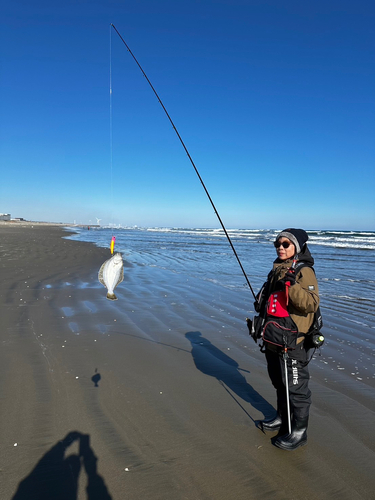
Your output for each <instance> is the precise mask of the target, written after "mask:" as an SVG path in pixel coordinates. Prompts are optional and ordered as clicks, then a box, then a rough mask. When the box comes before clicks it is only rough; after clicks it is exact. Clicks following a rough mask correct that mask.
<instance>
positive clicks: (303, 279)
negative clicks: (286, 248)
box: [269, 259, 319, 340]
mask: <svg viewBox="0 0 375 500" xmlns="http://www.w3.org/2000/svg"><path fill="white" fill-rule="evenodd" d="M292 262H293V259H290V260H286V261H283V262H280V261H275V262H274V265H273V273H272V277H271V279H270V288H269V293H273V292H274V291H275V290H278V289H280V286H279V287H278V286H277V282H278V281H279V280H281V279H283V278H284V276H285V273H286V272H287V270H288V269H289V268H290V267H291V265H292ZM318 306H319V288H318V282H317V280H316V277H315V272H314V270H313V269H311V267H303V268H302V269H301V270H300V271H298V272H297V275H296V282H295V284H294V285H292V286H290V287H289V305H288V312H289V314H290V316H291V318H292V319H293V321H294V322H295V324H296V326H297V328H298V333H302V334H304V333H307V332H308V331H309V328H310V327H311V325H312V323H313V320H314V313H315V312H316V310H317V309H318ZM301 340H302V339H301Z"/></svg>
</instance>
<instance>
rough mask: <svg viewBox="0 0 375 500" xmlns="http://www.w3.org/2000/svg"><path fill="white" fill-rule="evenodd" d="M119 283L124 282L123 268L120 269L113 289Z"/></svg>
mask: <svg viewBox="0 0 375 500" xmlns="http://www.w3.org/2000/svg"><path fill="white" fill-rule="evenodd" d="M121 281H124V268H123V267H122V268H121V273H120V276H119V277H118V280H117V283H116V285H115V287H116V286H117V285H119V284H120V283H121Z"/></svg>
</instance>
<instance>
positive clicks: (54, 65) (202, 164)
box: [0, 0, 375, 230]
mask: <svg viewBox="0 0 375 500" xmlns="http://www.w3.org/2000/svg"><path fill="white" fill-rule="evenodd" d="M374 14H375V5H374V3H373V2H372V1H370V0H368V1H361V0H359V1H356V2H354V1H350V2H348V1H345V0H340V1H336V0H330V1H328V2H327V1H326V0H324V1H315V2H301V1H300V0H298V1H288V0H286V1H284V2H280V1H279V0H264V1H260V0H257V1H253V0H247V1H245V0H215V1H211V0H200V1H198V0H190V1H186V0H177V1H176V0H173V1H172V0H159V1H151V0H139V1H136V0H134V1H132V2H126V1H115V0H112V1H97V0H91V1H87V0H80V1H77V0H76V1H74V2H73V1H70V0H64V1H60V0H56V1H53V2H51V1H50V0H49V1H32V0H28V1H25V0H21V1H15V2H7V3H5V2H4V1H3V2H2V7H1V16H0V23H1V55H0V58H1V59H0V62H1V74H0V78H1V81H0V82H1V101H0V106H1V107H0V115H1V118H0V133H1V136H0V138H1V146H0V160H1V177H0V212H6V213H8V212H10V213H11V214H12V216H14V217H24V218H26V219H30V220H49V221H56V222H73V221H76V222H77V223H83V224H88V223H95V222H96V217H99V218H101V219H102V221H101V224H108V223H114V224H123V225H129V226H131V225H139V226H184V227H191V226H194V227H218V221H217V219H216V216H215V214H214V212H213V210H212V208H211V205H210V204H209V201H208V199H207V197H206V195H205V193H204V191H203V189H202V187H201V185H200V182H199V180H198V178H197V176H196V174H195V172H194V170H193V168H192V166H191V164H190V162H189V160H188V158H187V156H186V154H185V152H184V150H183V148H182V147H181V144H180V143H179V140H178V138H177V136H176V135H175V132H174V131H173V129H172V127H171V125H170V123H169V121H168V119H167V117H166V116H165V114H164V112H163V110H162V108H161V106H160V104H159V103H158V101H157V100H156V98H155V96H154V94H153V93H152V91H151V89H150V88H149V86H148V84H147V82H146V80H145V78H144V77H143V76H142V74H141V72H140V70H139V69H138V67H137V66H136V64H135V62H134V61H133V59H132V58H131V56H130V54H129V53H128V52H127V50H126V48H125V46H124V45H123V43H122V42H121V40H120V38H119V37H118V35H117V34H116V33H115V31H114V30H113V29H111V27H110V24H111V23H113V24H114V25H115V26H116V28H117V29H118V31H119V32H120V34H121V35H122V36H123V38H124V39H125V41H126V42H127V44H128V45H129V46H130V48H131V50H132V51H133V53H134V54H135V56H136V57H137V59H138V60H139V62H140V64H141V65H142V66H143V68H144V70H145V72H146V74H147V75H148V77H149V79H150V80H151V82H152V84H153V86H154V87H155V89H156V91H157V92H158V94H159V95H160V97H161V99H162V101H163V102H164V105H165V106H166V108H167V110H168V112H169V114H170V115H171V117H172V119H173V121H174V123H175V125H176V127H177V129H178V130H179V132H180V134H181V136H182V138H183V140H184V142H185V144H186V146H187V148H188V150H189V152H190V154H191V156H192V158H193V160H194V162H195V164H196V166H197V168H198V170H199V172H200V174H201V176H202V178H203V180H204V182H205V184H206V186H207V188H208V190H209V192H210V194H211V196H212V199H213V201H214V202H215V204H216V207H217V209H218V211H219V213H220V215H221V217H222V219H223V222H224V224H225V225H226V226H227V227H228V228H273V227H276V228H280V227H282V226H285V227H286V226H298V227H304V228H306V229H327V228H335V229H370V230H375V196H374V192H375V168H374V164H375V162H374V159H375V144H374V138H375V69H374V60H375V58H374V55H375V50H374V48H375V36H374V29H373V27H374V26H375V15H374ZM111 31H112V34H111ZM110 39H112V43H111V46H112V57H111V60H112V88H113V95H112V132H113V141H112V142H113V149H112V157H113V162H112V167H111V160H110V158H111V148H110V98H109V67H110ZM111 176H113V182H111Z"/></svg>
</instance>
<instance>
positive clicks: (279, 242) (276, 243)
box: [273, 241, 291, 248]
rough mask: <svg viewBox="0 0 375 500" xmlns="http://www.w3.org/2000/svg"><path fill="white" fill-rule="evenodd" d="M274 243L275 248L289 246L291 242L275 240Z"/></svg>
mask: <svg viewBox="0 0 375 500" xmlns="http://www.w3.org/2000/svg"><path fill="white" fill-rule="evenodd" d="M273 244H274V245H275V248H280V247H281V246H282V247H284V248H289V247H290V245H291V243H289V241H283V242H281V241H275V242H274V243H273Z"/></svg>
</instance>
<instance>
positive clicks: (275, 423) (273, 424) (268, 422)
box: [259, 413, 283, 431]
mask: <svg viewBox="0 0 375 500" xmlns="http://www.w3.org/2000/svg"><path fill="white" fill-rule="evenodd" d="M282 422H283V421H282V418H281V415H280V413H277V414H276V416H275V417H273V418H268V419H264V420H261V421H260V422H259V426H260V428H261V429H262V430H263V431H278V430H279V429H280V427H281V424H282Z"/></svg>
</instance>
